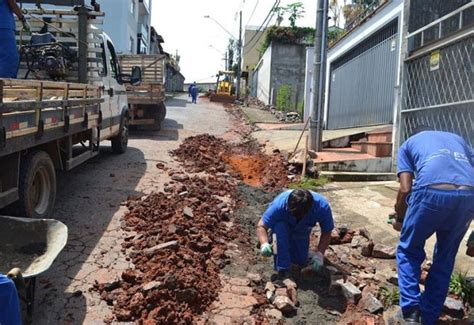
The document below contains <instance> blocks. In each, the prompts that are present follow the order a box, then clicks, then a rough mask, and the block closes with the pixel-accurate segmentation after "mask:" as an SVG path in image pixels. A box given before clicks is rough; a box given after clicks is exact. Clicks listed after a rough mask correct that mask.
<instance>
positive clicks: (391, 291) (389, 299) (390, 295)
mask: <svg viewBox="0 0 474 325" xmlns="http://www.w3.org/2000/svg"><path fill="white" fill-rule="evenodd" d="M379 295H380V299H381V300H382V302H383V304H384V306H385V308H388V307H390V306H393V305H398V304H399V301H400V290H399V289H398V287H392V288H387V287H380V289H379Z"/></svg>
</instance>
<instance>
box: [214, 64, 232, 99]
mask: <svg viewBox="0 0 474 325" xmlns="http://www.w3.org/2000/svg"><path fill="white" fill-rule="evenodd" d="M233 80H234V72H233V71H219V74H218V75H217V87H216V93H215V94H212V95H211V97H210V100H211V102H220V103H233V102H234V101H235V96H233V95H232V93H233V88H234V87H233V86H234V82H233Z"/></svg>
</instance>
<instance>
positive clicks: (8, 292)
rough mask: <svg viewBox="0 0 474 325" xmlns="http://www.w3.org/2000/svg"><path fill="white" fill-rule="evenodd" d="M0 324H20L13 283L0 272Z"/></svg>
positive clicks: (17, 301)
mask: <svg viewBox="0 0 474 325" xmlns="http://www.w3.org/2000/svg"><path fill="white" fill-rule="evenodd" d="M0 324H1V325H4V324H5V325H7V324H8V325H20V324H21V315H20V303H19V300H18V294H17V292H16V287H15V284H14V283H13V281H12V280H10V279H9V278H8V277H6V276H5V275H3V274H0Z"/></svg>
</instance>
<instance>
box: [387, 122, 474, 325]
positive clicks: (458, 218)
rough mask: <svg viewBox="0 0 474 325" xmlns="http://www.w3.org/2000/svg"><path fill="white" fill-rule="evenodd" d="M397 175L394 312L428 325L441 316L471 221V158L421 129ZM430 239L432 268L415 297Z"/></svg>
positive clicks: (449, 137) (447, 138)
mask: <svg viewBox="0 0 474 325" xmlns="http://www.w3.org/2000/svg"><path fill="white" fill-rule="evenodd" d="M397 172H398V177H399V179H400V189H399V191H398V195H397V202H396V204H395V211H396V212H397V217H398V220H399V221H400V222H402V223H403V226H402V229H401V235H400V243H399V245H398V250H397V264H398V283H399V287H400V307H401V309H402V313H403V317H404V319H405V321H406V323H407V324H419V323H420V322H422V323H423V324H427V325H432V324H435V322H436V321H437V319H438V317H439V315H440V313H441V309H442V307H443V304H444V301H445V299H446V295H447V293H448V287H449V280H450V277H451V273H452V271H453V268H454V261H455V258H456V253H457V251H458V249H459V245H460V243H461V240H462V238H463V237H464V235H465V234H466V232H467V230H468V228H469V225H470V223H471V221H472V219H473V216H474V167H473V158H472V152H471V149H470V147H469V146H468V144H467V143H466V142H465V141H464V140H463V139H462V138H461V137H460V136H458V135H456V134H452V133H448V132H440V131H430V130H429V129H428V128H426V127H422V128H419V129H418V130H417V131H416V132H415V134H414V135H413V136H411V137H410V138H409V139H408V140H407V141H406V142H405V143H404V144H403V145H402V146H401V147H400V150H399V152H398V171H397ZM414 177H415V178H416V179H415V184H414V186H413V188H412V181H413V178H414ZM435 233H436V239H437V241H436V246H435V249H434V254H433V264H432V266H431V268H430V270H429V273H428V277H427V279H426V282H425V291H424V293H423V294H420V287H419V285H418V284H419V281H420V275H421V264H422V263H423V261H424V260H425V250H424V247H425V241H426V240H427V239H428V238H429V237H431V236H432V235H433V234H435Z"/></svg>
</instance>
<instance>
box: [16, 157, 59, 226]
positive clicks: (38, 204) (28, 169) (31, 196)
mask: <svg viewBox="0 0 474 325" xmlns="http://www.w3.org/2000/svg"><path fill="white" fill-rule="evenodd" d="M19 198H20V199H19V201H18V207H19V214H20V216H22V217H26V218H48V217H49V216H50V215H51V214H52V212H53V208H54V201H55V200H56V171H55V169H54V164H53V161H52V160H51V158H50V157H49V155H48V154H47V153H46V152H44V151H32V152H30V153H28V154H27V155H26V156H25V157H23V158H22V160H21V163H20V184H19Z"/></svg>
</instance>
